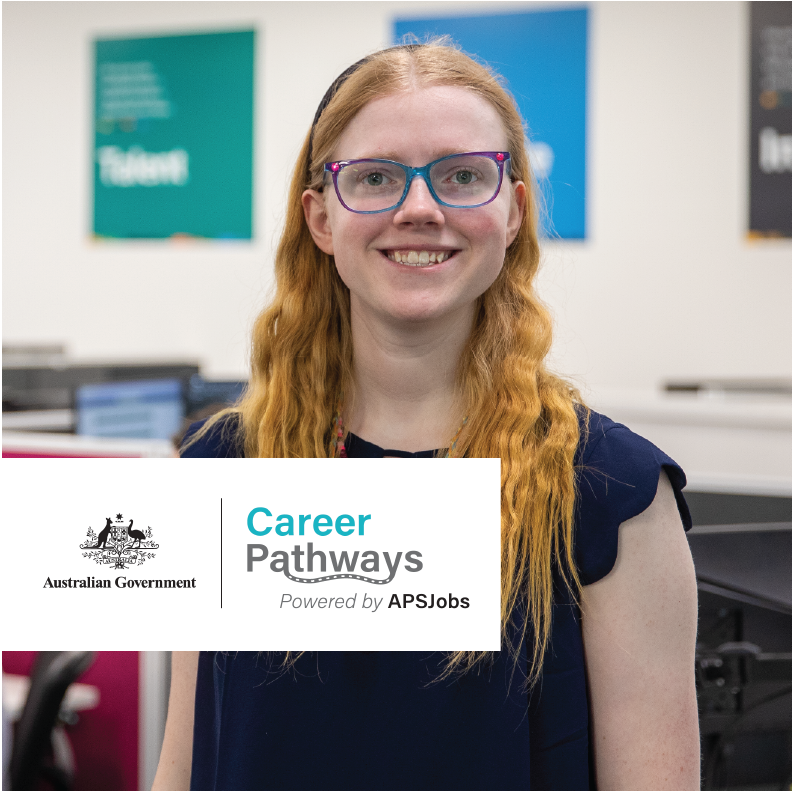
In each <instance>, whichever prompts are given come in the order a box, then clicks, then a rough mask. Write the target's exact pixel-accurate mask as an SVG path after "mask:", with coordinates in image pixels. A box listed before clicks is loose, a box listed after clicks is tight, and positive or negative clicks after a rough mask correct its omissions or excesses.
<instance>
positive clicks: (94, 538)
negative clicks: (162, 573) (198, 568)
mask: <svg viewBox="0 0 792 791" xmlns="http://www.w3.org/2000/svg"><path fill="white" fill-rule="evenodd" d="M105 520H106V521H105V526H104V527H103V528H102V529H101V530H100V531H99V532H98V533H96V532H95V531H94V529H93V528H92V527H89V528H88V533H87V536H88V537H87V539H86V540H85V541H83V543H82V544H80V549H82V550H83V557H84V558H90V559H91V560H94V561H96V562H97V563H99V564H100V565H102V566H112V567H113V568H114V569H125V568H129V567H130V566H141V565H142V564H143V563H144V562H145V561H146V560H149V559H151V558H153V557H154V556H155V554H154V552H153V551H152V550H155V549H159V544H156V543H154V535H153V532H152V530H151V527H150V526H149V527H146V529H145V531H143V530H138V529H137V528H134V529H133V527H132V525H133V524H134V520H133V519H130V520H129V524H127V523H126V522H125V521H124V517H123V515H122V514H116V518H115V520H113V518H112V517H111V516H108V517H105Z"/></svg>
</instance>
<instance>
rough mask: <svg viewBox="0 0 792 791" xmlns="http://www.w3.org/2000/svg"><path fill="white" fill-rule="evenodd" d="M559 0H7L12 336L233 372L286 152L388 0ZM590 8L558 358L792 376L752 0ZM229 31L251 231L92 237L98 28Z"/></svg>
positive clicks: (8, 315)
mask: <svg viewBox="0 0 792 791" xmlns="http://www.w3.org/2000/svg"><path fill="white" fill-rule="evenodd" d="M550 7H554V6H548V5H546V4H522V3H506V4H501V3H493V2H488V3H486V4H485V3H477V2H472V3H458V2H442V3H430V2H417V3H393V2H377V3H368V2H364V3H356V2H355V3H334V2H330V3H325V2H319V3H311V2H306V3H279V2H276V3H234V2H229V3H212V2H207V3H191V2H185V3H167V2H165V3H144V4H137V3H123V2H121V3H104V2H100V3H89V2H86V3H69V2H67V3H49V2H42V3H38V2H29V3H28V2H11V3H7V4H6V5H5V6H4V13H3V22H4V25H3V66H4V68H3V110H4V114H3V115H4V124H3V132H4V135H3V147H4V158H3V160H4V175H3V189H4V197H5V200H4V204H3V205H4V209H3V214H4V217H3V220H4V222H3V230H4V233H3V262H4V267H3V270H4V271H3V285H4V289H3V339H4V342H5V343H19V342H24V343H30V342H53V341H55V342H60V343H65V345H66V347H67V349H68V351H69V353H70V355H71V356H72V357H75V358H96V357H101V358H126V359H128V358H146V359H157V358H159V359H163V358H170V359H173V358H189V359H195V360H199V361H200V362H201V363H202V366H203V370H204V371H205V372H206V373H207V374H208V375H210V376H215V377H231V378H233V377H244V376H245V375H246V371H247V359H246V358H247V348H248V332H249V327H250V323H251V320H252V319H253V317H254V316H255V315H256V313H257V312H258V310H259V309H260V307H261V305H262V304H263V303H264V302H265V301H266V299H267V296H268V294H269V293H270V289H271V286H272V257H273V250H274V246H275V244H276V240H277V238H278V233H279V229H280V227H281V224H282V222H283V199H284V195H285V193H286V185H287V182H288V178H289V175H290V173H291V169H292V163H293V159H294V156H295V154H296V153H297V151H298V149H299V147H300V145H301V143H302V141H303V139H304V136H305V134H306V131H307V129H308V127H309V124H310V122H311V119H312V118H313V114H314V112H315V110H316V106H317V104H318V102H319V100H320V99H321V97H322V95H323V94H324V92H325V90H326V89H327V86H328V85H329V84H330V82H331V81H332V80H333V79H334V77H335V76H336V75H337V74H338V73H340V72H341V71H342V70H343V69H344V68H345V67H346V66H347V65H349V64H350V63H352V62H353V61H355V60H357V59H358V58H360V57H362V56H364V55H365V54H367V53H368V52H370V51H372V50H373V49H376V48H377V47H381V46H384V45H386V44H388V43H389V42H390V40H391V36H392V29H393V20H394V19H395V18H397V17H404V16H410V17H418V16H421V15H425V16H429V17H437V16H439V15H453V14H455V13H464V14H473V13H476V12H480V13H487V14H493V13H496V12H497V11H498V10H499V9H502V10H503V11H504V12H509V13H515V12H516V11H517V10H519V9H524V10H532V9H534V10H536V9H546V8H550ZM555 7H557V6H555ZM564 7H566V6H564ZM588 23H589V31H588V125H587V126H588V142H587V147H588V151H587V166H588V202H587V213H588V217H587V234H588V238H587V239H586V240H584V241H555V242H549V243H548V244H546V245H545V261H544V269H543V273H542V279H541V288H542V294H543V295H544V297H545V299H546V300H547V301H548V303H549V304H550V305H551V307H552V308H553V311H554V313H555V315H556V319H557V333H556V344H555V349H554V356H553V360H554V364H555V367H556V368H557V369H558V370H559V371H561V372H562V373H564V374H567V375H569V376H572V377H573V378H575V379H576V380H577V381H579V382H580V383H581V384H582V385H584V387H586V388H590V389H591V390H592V391H595V392H596V391H597V390H600V389H607V388H647V389H651V388H656V387H657V386H658V384H659V383H661V382H663V381H665V380H668V379H674V378H676V379H680V378H685V379H690V378H693V379H700V378H702V377H790V376H792V353H790V349H789V338H790V337H792V311H790V309H789V295H790V294H792V241H790V240H774V241H762V242H756V243H749V242H748V241H746V229H747V205H748V46H749V42H748V8H747V4H744V3H672V4H666V3H596V4H592V5H591V6H590V7H589V14H588ZM231 29H233V30H241V29H255V30H256V35H257V52H256V59H255V68H256V73H255V83H254V84H255V119H254V120H255V126H254V129H255V156H254V169H255V173H254V217H253V220H254V222H253V227H254V235H255V238H254V240H253V241H252V242H239V241H234V242H203V241H200V242H184V243H176V242H170V241H167V242H161V241H152V242H148V241H139V242H109V243H104V242H95V241H93V240H92V239H91V221H92V219H91V218H92V194H91V192H92V167H93V164H92V156H93V148H92V137H93V130H92V126H91V124H92V121H91V119H92V106H93V63H92V58H93V50H92V42H93V40H94V39H97V38H109V37H115V36H119V37H133V36H138V35H140V36H146V35H159V34H166V33H167V34H176V33H189V32H212V31H219V30H231ZM504 36H508V31H504ZM527 120H528V123H529V124H530V121H531V119H530V118H528V119H527Z"/></svg>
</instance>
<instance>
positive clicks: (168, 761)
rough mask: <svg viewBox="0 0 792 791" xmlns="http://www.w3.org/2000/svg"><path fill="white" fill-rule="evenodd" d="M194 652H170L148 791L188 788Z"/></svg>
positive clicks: (174, 790)
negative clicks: (161, 732)
mask: <svg viewBox="0 0 792 791" xmlns="http://www.w3.org/2000/svg"><path fill="white" fill-rule="evenodd" d="M197 676H198V652H197V651H174V652H173V660H172V663H171V688H170V698H169V699H168V721H167V722H166V724H165V738H164V740H163V742H162V753H160V759H159V764H158V765H157V775H156V777H155V778H154V785H153V786H152V787H151V791H189V788H190V770H191V769H192V743H193V717H194V714H195V680H196V678H197Z"/></svg>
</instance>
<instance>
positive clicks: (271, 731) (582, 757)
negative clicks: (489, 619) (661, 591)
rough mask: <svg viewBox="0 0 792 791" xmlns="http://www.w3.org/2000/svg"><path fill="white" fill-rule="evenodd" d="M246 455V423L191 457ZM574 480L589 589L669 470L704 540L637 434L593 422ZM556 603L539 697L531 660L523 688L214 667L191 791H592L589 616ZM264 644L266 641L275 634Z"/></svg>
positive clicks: (251, 662)
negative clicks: (584, 630)
mask: <svg viewBox="0 0 792 791" xmlns="http://www.w3.org/2000/svg"><path fill="white" fill-rule="evenodd" d="M199 425H200V424H196V426H194V427H193V429H192V430H191V432H190V433H189V434H188V438H189V437H190V436H191V434H192V433H194V431H195V430H197V427H198V426H199ZM347 454H348V455H349V456H350V457H358V458H361V457H362V458H377V457H382V456H384V455H388V456H406V457H410V456H432V455H433V454H434V452H433V451H425V452H422V453H416V454H411V453H404V452H402V451H393V450H389V449H383V448H379V447H377V446H376V445H372V444H371V443H369V442H366V441H365V440H362V439H360V438H359V437H355V436H352V435H350V436H349V437H348V442H347ZM241 455H242V449H241V443H240V440H239V435H238V432H236V431H234V425H233V421H232V425H231V426H229V425H228V424H226V425H225V426H222V425H221V426H218V427H216V428H215V429H213V430H212V431H210V432H209V433H208V434H207V435H205V436H204V437H202V438H201V439H200V440H199V441H198V442H196V443H194V444H193V445H191V446H190V447H189V448H188V449H187V450H186V451H184V452H183V457H186V458H189V457H212V458H217V457H221V458H222V457H232V456H241ZM576 469H577V486H578V497H577V504H576V517H575V519H576V521H575V557H576V560H577V564H578V571H579V573H580V577H581V580H582V582H583V584H586V585H588V584H591V583H592V582H596V581H597V580H599V579H602V578H603V577H604V576H605V575H606V574H608V572H609V571H610V570H611V569H612V568H613V565H614V562H615V560H616V551H617V544H618V532H619V525H620V524H621V523H622V522H624V521H626V520H627V519H630V518H631V517H633V516H637V515H638V514H640V513H641V512H642V511H644V510H646V508H647V507H648V506H649V505H650V504H651V502H652V500H653V499H654V496H655V494H656V492H657V483H658V479H659V476H660V471H661V469H664V470H665V471H666V473H667V474H668V477H669V479H670V481H671V485H672V486H673V489H674V494H675V496H676V500H677V505H678V507H679V512H680V515H681V517H682V521H683V523H684V526H685V529H686V530H687V529H689V528H690V526H691V521H690V513H689V511H688V508H687V505H686V504H685V500H684V497H683V496H682V488H683V487H684V485H685V475H684V473H683V472H682V470H681V468H680V467H679V466H678V465H677V464H676V463H675V462H674V461H673V460H672V459H671V458H669V457H668V456H666V455H665V454H664V453H663V452H662V451H661V450H659V449H658V448H656V447H655V446H654V445H652V444H651V443H650V442H648V441H647V440H645V439H643V438H642V437H639V436H638V435H636V434H633V433H632V432H631V431H630V430H629V429H628V428H626V427H625V426H623V425H621V424H619V423H614V422H613V421H612V420H610V419H609V418H607V417H604V416H603V415H599V414H597V413H595V412H592V413H590V420H589V429H588V433H587V434H585V435H583V436H582V437H581V442H580V446H579V448H578V452H577V455H576ZM554 596H555V600H554V606H553V623H552V636H551V643H550V645H549V648H548V651H547V654H546V657H545V662H544V666H543V669H542V675H541V679H540V681H539V682H538V683H537V685H536V686H535V687H534V688H533V690H532V691H531V692H530V694H529V693H528V692H526V690H525V687H524V684H523V681H524V674H525V672H526V670H527V655H526V650H525V648H523V651H522V654H521V656H520V659H519V662H518V666H517V670H516V672H514V661H513V659H510V658H509V657H508V656H507V655H506V653H505V652H501V653H500V654H499V655H497V658H496V659H495V661H494V662H492V663H491V664H489V665H486V666H483V665H482V666H481V667H480V668H478V669H476V670H474V671H472V672H469V673H467V674H465V675H462V676H460V677H456V678H453V679H450V680H444V681H441V682H436V683H432V682H433V681H434V680H435V679H436V678H437V677H438V676H439V675H440V671H441V666H442V662H443V659H444V656H443V655H442V654H432V653H420V652H407V651H405V652H374V651H372V652H334V653H332V652H318V653H310V654H305V655H303V656H302V657H301V658H300V659H299V660H298V661H297V663H296V665H295V667H294V668H293V669H292V670H289V671H286V672H283V671H282V670H281V669H280V667H279V662H280V661H281V658H282V655H276V656H274V657H270V656H269V655H268V654H266V653H263V652H262V653H256V652H222V651H205V652H201V656H200V660H199V664H198V680H197V687H196V694H195V730H194V741H193V762H192V781H191V790H192V791H220V790H221V789H233V791H266V790H267V789H284V788H299V789H303V788H306V789H307V788H321V789H323V790H324V791H327V790H330V791H334V790H335V789H339V791H341V790H342V789H343V791H357V790H358V789H371V791H405V789H432V791H436V789H454V790H455V791H467V790H468V789H469V790H470V791H473V790H474V789H475V791H484V789H496V788H497V789H504V790H507V789H508V791H512V790H514V791H516V790H517V789H520V791H585V790H586V789H594V788H595V781H594V776H593V767H592V761H591V759H590V746H589V738H588V732H589V711H588V697H587V691H586V676H585V663H584V656H583V640H582V635H581V629H580V611H579V609H578V607H577V606H576V605H574V603H573V602H572V601H571V598H570V595H569V593H568V591H567V590H566V588H565V586H564V585H563V584H561V582H560V580H558V579H556V585H555V593H554ZM251 628H260V629H261V634H262V637H265V636H266V624H258V625H253V624H251ZM262 642H265V640H262Z"/></svg>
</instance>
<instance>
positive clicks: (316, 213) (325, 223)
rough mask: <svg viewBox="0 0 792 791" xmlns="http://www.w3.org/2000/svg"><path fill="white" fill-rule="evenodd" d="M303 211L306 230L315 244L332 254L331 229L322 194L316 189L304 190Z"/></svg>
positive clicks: (324, 251)
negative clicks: (306, 224) (306, 225)
mask: <svg viewBox="0 0 792 791" xmlns="http://www.w3.org/2000/svg"><path fill="white" fill-rule="evenodd" d="M302 205H303V212H304V213H305V222H306V223H308V230H309V231H310V232H311V236H313V240H314V242H316V246H317V247H318V248H319V249H320V250H321V251H322V252H323V253H327V254H328V255H333V231H332V230H331V228H330V221H329V218H328V216H327V209H326V208H325V202H324V195H322V193H321V192H317V191H316V190H305V192H303V194H302Z"/></svg>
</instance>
